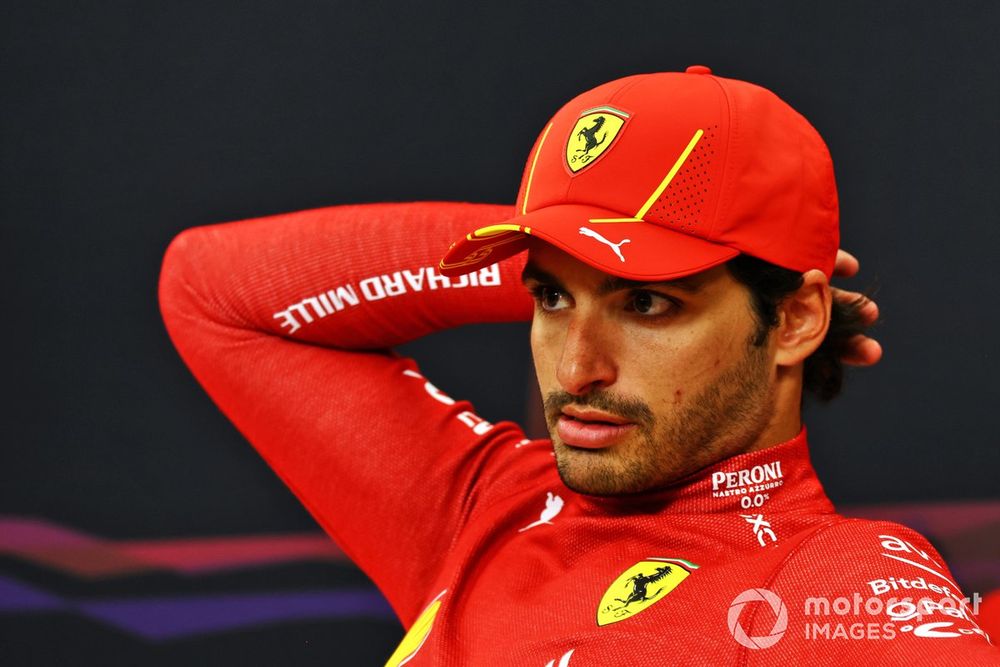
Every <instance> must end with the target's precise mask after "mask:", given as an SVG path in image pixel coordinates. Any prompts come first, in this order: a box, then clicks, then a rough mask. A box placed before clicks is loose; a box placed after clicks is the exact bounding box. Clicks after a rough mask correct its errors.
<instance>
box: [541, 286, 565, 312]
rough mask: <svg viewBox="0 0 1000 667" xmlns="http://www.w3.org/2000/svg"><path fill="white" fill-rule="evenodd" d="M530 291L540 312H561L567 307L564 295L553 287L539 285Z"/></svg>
mask: <svg viewBox="0 0 1000 667" xmlns="http://www.w3.org/2000/svg"><path fill="white" fill-rule="evenodd" d="M532 291H533V292H534V294H535V300H536V301H537V302H538V305H539V306H540V307H541V309H542V310H545V311H553V310H562V309H563V308H566V306H567V305H568V304H567V303H566V295H565V294H564V293H563V292H562V290H559V289H556V288H555V287H550V286H548V285H540V286H538V287H536V288H535V289H534V290H532Z"/></svg>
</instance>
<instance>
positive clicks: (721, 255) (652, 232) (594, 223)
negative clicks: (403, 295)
mask: <svg viewBox="0 0 1000 667" xmlns="http://www.w3.org/2000/svg"><path fill="white" fill-rule="evenodd" d="M612 221H613V222H612ZM532 237H533V238H537V239H541V240H542V241H545V242H547V243H550V244H552V245H554V246H555V247H557V248H559V249H560V250H563V251H564V252H567V253H569V254H570V255H572V256H573V257H575V258H577V259H579V260H580V261H582V262H585V263H587V264H589V265H590V266H592V267H594V268H595V269H598V270H600V271H603V272H605V273H609V274H611V275H615V276H620V277H622V278H629V279H631V280H645V281H651V280H670V279H673V278H681V277H684V276H688V275H691V274H693V273H699V272H701V271H705V270H707V269H710V268H712V267H713V266H718V265H719V264H722V263H723V262H725V261H728V260H730V259H732V258H733V257H736V256H737V255H738V254H739V251H738V250H734V249H733V248H729V247H727V246H723V245H718V244H715V243H710V242H708V241H705V240H704V239H700V238H698V237H696V236H691V235H689V234H682V233H680V232H677V231H674V230H672V229H668V228H666V227H662V226H660V225H657V224H654V223H650V222H643V221H642V220H635V219H632V218H625V217H623V216H622V215H621V213H618V212H616V211H610V210H608V209H604V208H600V207H596V206H584V205H581V204H560V205H558V206H549V207H547V208H542V209H538V210H537V211H532V212H531V213H528V214H527V215H522V216H518V217H516V218H513V219H512V220H510V221H508V222H506V223H502V224H497V225H490V226H489V227H483V228H481V229H477V230H475V231H473V232H471V233H469V234H466V236H465V238H463V239H461V240H459V241H457V242H456V243H454V244H452V246H451V248H450V249H449V250H448V252H447V253H446V254H445V256H444V259H442V260H441V272H442V273H443V274H444V275H448V276H457V275H461V274H463V273H468V272H470V271H475V270H478V269H481V268H483V267H486V266H489V265H490V264H493V263H495V262H499V261H500V260H503V259H507V258H508V257H511V256H513V255H516V254H517V253H519V252H522V251H524V250H525V249H527V247H528V239H529V238H532Z"/></svg>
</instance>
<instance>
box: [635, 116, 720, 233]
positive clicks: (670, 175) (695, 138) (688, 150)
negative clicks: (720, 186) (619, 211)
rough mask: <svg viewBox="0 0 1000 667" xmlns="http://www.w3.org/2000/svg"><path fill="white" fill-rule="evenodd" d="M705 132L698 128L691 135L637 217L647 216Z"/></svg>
mask: <svg viewBox="0 0 1000 667" xmlns="http://www.w3.org/2000/svg"><path fill="white" fill-rule="evenodd" d="M703 134H705V131H704V130H698V131H697V132H695V133H694V136H693V137H691V141H689V142H688V145H687V148H685V149H684V151H683V152H682V153H681V156H680V157H679V158H677V162H674V166H673V167H671V168H670V171H669V172H667V175H666V177H665V178H664V179H663V182H661V183H660V185H659V187H658V188H656V190H654V191H653V194H652V195H650V197H649V199H647V200H646V203H645V204H643V205H642V208H640V209H639V212H638V213H636V214H635V217H636V218H638V219H640V220H642V219H643V218H644V217H645V215H646V213H647V212H648V211H649V208H650V207H651V206H652V205H653V202H655V201H656V200H657V199H659V198H660V195H661V194H663V191H664V190H666V189H667V186H668V185H670V181H672V180H673V179H674V176H676V175H677V172H678V171H680V169H681V165H683V164H684V161H685V160H687V158H688V155H691V151H693V150H694V147H695V144H697V143H698V140H699V139H701V137H702V135H703Z"/></svg>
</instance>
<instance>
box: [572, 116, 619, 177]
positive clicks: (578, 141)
mask: <svg viewBox="0 0 1000 667" xmlns="http://www.w3.org/2000/svg"><path fill="white" fill-rule="evenodd" d="M628 118H629V116H628V114H627V113H625V112H624V111H620V110H619V109H615V108H612V107H598V108H596V109H587V110H586V111H584V112H583V113H582V114H581V115H580V118H579V120H577V121H576V125H574V126H573V130H572V131H571V132H570V133H569V137H568V138H567V140H566V166H568V167H569V168H570V171H572V172H573V173H574V174H575V173H577V172H578V171H580V170H581V169H583V168H584V167H588V166H590V165H591V164H593V163H594V162H595V161H596V160H597V159H598V158H599V157H601V156H602V155H604V154H605V153H606V152H607V151H608V149H609V148H610V147H611V144H613V143H614V141H615V137H617V136H618V133H619V132H621V130H622V128H623V127H624V126H625V121H627V120H628Z"/></svg>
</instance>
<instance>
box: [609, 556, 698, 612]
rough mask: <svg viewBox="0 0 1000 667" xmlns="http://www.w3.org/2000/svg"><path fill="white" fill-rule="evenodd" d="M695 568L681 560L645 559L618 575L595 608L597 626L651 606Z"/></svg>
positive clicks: (695, 566) (693, 565)
mask: <svg viewBox="0 0 1000 667" xmlns="http://www.w3.org/2000/svg"><path fill="white" fill-rule="evenodd" d="M697 569H698V566H697V565H695V564H694V563H692V562H690V561H686V560H684V559H683V558H647V559H646V560H644V561H642V562H640V563H636V564H635V565H633V566H632V567H630V568H629V569H627V570H625V571H624V572H622V573H621V574H620V575H618V578H617V579H615V581H614V583H613V584H611V586H609V587H608V590H607V591H606V592H605V593H604V597H602V598H601V603H600V605H599V606H598V607H597V624H598V625H610V624H611V623H617V622H618V621H624V620H625V619H626V618H630V617H632V616H635V615H636V614H638V613H639V612H642V611H645V610H646V609H648V608H649V607H651V606H653V605H654V604H656V603H657V602H659V601H660V600H662V599H663V598H664V597H666V596H667V594H668V593H670V591H672V590H674V589H675V588H677V586H679V585H680V583H681V582H682V581H684V580H685V579H687V578H688V576H690V575H691V572H693V571H694V570H697Z"/></svg>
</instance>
